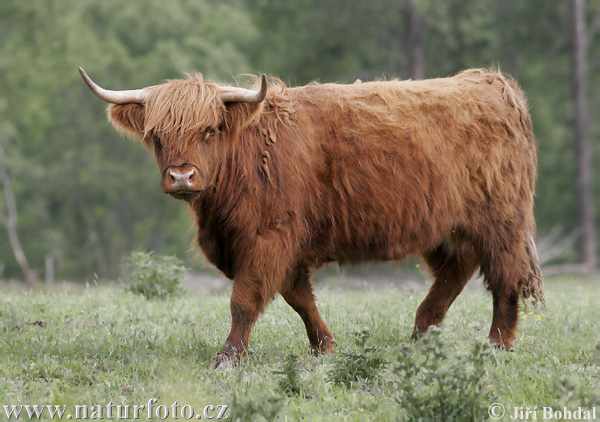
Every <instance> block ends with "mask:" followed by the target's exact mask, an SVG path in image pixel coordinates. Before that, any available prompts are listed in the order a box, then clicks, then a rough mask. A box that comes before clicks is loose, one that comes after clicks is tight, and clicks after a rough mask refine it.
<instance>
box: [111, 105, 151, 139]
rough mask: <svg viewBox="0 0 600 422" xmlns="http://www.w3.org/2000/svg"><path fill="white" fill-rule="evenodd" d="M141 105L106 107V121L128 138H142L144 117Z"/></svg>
mask: <svg viewBox="0 0 600 422" xmlns="http://www.w3.org/2000/svg"><path fill="white" fill-rule="evenodd" d="M145 114H146V112H145V109H144V106H143V105H141V104H111V105H110V106H109V107H108V120H110V122H111V123H112V125H113V126H114V127H115V129H117V130H118V131H119V132H121V133H124V134H125V135H127V136H130V137H138V138H140V139H142V138H143V137H144V116H145Z"/></svg>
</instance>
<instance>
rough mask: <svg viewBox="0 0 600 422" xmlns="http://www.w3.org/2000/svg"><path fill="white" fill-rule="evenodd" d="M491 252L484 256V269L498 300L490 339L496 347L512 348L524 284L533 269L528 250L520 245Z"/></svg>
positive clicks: (482, 267) (494, 299) (495, 299)
mask: <svg viewBox="0 0 600 422" xmlns="http://www.w3.org/2000/svg"><path fill="white" fill-rule="evenodd" d="M488 256H489V258H486V257H483V259H482V264H481V272H482V273H483V275H484V276H485V281H486V283H487V286H488V289H489V290H490V291H491V293H492V298H493V304H494V314H493V317H492V327H491V328H490V335H489V339H490V343H492V344H493V345H494V346H495V347H504V348H506V349H511V348H512V346H513V343H514V339H515V337H516V330H517V323H518V318H519V297H520V285H521V283H522V281H523V280H524V279H526V278H527V277H528V271H529V270H528V269H527V262H528V261H527V259H528V258H527V250H526V248H525V247H524V246H523V247H521V246H516V247H514V248H507V249H502V250H501V251H496V253H495V254H493V255H492V254H490V255H488Z"/></svg>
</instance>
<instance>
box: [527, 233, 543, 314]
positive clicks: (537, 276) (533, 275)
mask: <svg viewBox="0 0 600 422" xmlns="http://www.w3.org/2000/svg"><path fill="white" fill-rule="evenodd" d="M526 247H527V253H528V255H529V264H530V271H529V276H528V277H527V279H525V280H523V284H522V285H521V298H522V299H523V303H524V304H525V309H527V310H529V306H528V304H527V299H529V298H530V297H532V298H533V302H532V303H533V307H534V308H535V309H537V308H538V303H540V302H541V304H542V308H543V309H546V296H545V295H544V279H543V278H542V271H541V270H540V262H539V258H538V253H537V248H536V247H535V240H534V239H533V235H532V234H531V232H529V231H528V232H527V246H526Z"/></svg>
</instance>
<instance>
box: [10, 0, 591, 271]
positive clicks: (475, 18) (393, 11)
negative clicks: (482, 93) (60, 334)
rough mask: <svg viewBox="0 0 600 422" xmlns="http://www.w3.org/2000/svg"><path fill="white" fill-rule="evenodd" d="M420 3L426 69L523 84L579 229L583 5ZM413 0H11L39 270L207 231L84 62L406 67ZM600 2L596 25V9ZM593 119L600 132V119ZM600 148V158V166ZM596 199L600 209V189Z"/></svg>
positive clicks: (100, 263)
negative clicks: (92, 85)
mask: <svg viewBox="0 0 600 422" xmlns="http://www.w3.org/2000/svg"><path fill="white" fill-rule="evenodd" d="M411 1H412V2H413V5H414V6H415V8H416V10H417V12H418V15H419V16H420V18H421V20H422V26H423V57H424V69H425V75H426V76H427V77H438V76H447V75H450V74H453V73H455V72H457V71H459V70H461V69H464V68H465V67H476V66H490V65H499V66H500V68H501V69H502V70H503V71H506V72H508V73H510V74H512V75H514V76H515V77H516V78H517V79H518V80H519V82H520V84H521V85H522V86H523V88H524V90H525V91H526V93H527V94H528V98H529V103H530V106H531V107H530V108H531V113H532V116H533V122H534V130H535V133H536V136H537V139H538V143H539V161H538V162H539V174H540V176H539V178H538V185H537V186H538V189H537V195H536V216H537V221H538V233H539V234H540V235H541V236H543V235H544V234H545V233H548V232H549V231H550V230H552V229H554V228H555V227H558V228H560V229H562V230H563V232H565V233H569V232H571V231H572V230H574V229H575V228H576V225H577V223H576V209H575V189H574V188H573V187H574V175H575V164H574V162H573V161H574V153H573V141H572V137H573V135H572V120H573V111H572V108H573V107H572V102H571V100H570V94H571V87H570V84H569V82H568V81H569V78H570V74H571V60H570V44H569V37H568V34H569V32H570V28H569V20H568V18H569V10H568V9H569V8H568V6H569V2H568V1H559V2H547V1H542V0H531V1H520V0H506V1H502V2H498V1H493V0H448V1H444V2H441V3H440V2H439V1H434V0H422V1H414V0H411ZM403 4H405V2H398V1H396V0H376V1H370V2H365V1H362V0H331V1H326V2H323V1H318V0H309V1H304V2H298V1H295V0H227V1H221V2H215V1H190V0H173V1H169V2H163V1H159V0H149V1H144V2H141V1H133V2H122V1H118V0H107V1H103V2H92V1H79V0H61V1H59V2H44V3H43V4H42V5H40V4H38V3H34V2H24V1H20V0H3V1H2V2H0V75H2V77H1V78H0V132H2V134H3V135H5V136H6V139H5V149H6V156H7V167H8V171H9V174H10V176H11V179H12V182H13V188H14V190H15V195H16V196H17V198H16V199H17V203H18V206H19V213H20V215H19V228H18V229H19V235H20V238H21V242H22V244H23V248H24V250H25V252H26V254H27V256H28V259H29V261H30V264H31V265H32V267H33V268H34V269H35V270H36V271H37V272H38V273H39V274H40V276H41V277H42V278H43V269H44V262H45V260H46V257H47V256H50V257H52V258H53V259H54V261H55V262H56V277H57V278H61V279H64V278H66V279H83V280H84V279H86V278H90V277H91V275H92V274H98V275H99V276H100V277H101V278H110V277H114V276H116V275H117V274H118V268H119V264H120V262H121V260H122V257H123V256H126V255H127V254H128V253H129V252H130V251H132V250H155V251H157V252H159V253H165V254H171V255H178V256H187V255H186V251H187V249H188V246H189V244H190V242H191V240H192V237H193V233H192V232H190V231H189V230H188V229H189V227H190V225H191V223H190V219H189V216H188V215H187V213H186V207H185V205H184V204H182V203H181V202H178V201H175V200H173V199H171V198H166V197H165V196H164V195H163V194H162V192H161V191H160V188H159V178H160V175H159V173H158V171H157V169H156V166H155V164H154V160H153V158H152V157H151V156H149V155H148V154H147V152H146V151H144V149H143V148H142V147H140V145H136V144H134V143H132V142H130V141H127V140H125V139H122V137H121V136H120V135H118V134H117V133H116V132H115V131H114V130H113V128H112V127H110V125H109V124H108V123H107V122H106V119H105V118H103V115H104V113H105V112H104V109H105V107H106V105H105V104H104V103H102V102H101V101H100V100H98V99H97V98H96V97H95V96H93V95H92V94H90V92H89V90H88V89H87V88H86V87H85V85H84V84H83V82H82V81H81V78H80V77H79V74H78V72H77V70H76V69H77V66H83V67H84V68H85V69H86V70H87V71H88V72H89V73H90V75H91V76H92V77H93V78H94V79H95V80H97V81H98V82H99V83H100V84H101V85H105V86H106V87H107V88H111V89H127V88H138V87H143V86H147V85H153V84H157V83H160V81H162V80H164V79H167V78H178V77H182V76H183V72H188V73H195V72H202V73H203V74H204V75H205V77H206V78H207V79H215V80H220V81H223V82H228V83H234V77H237V76H238V75H240V74H243V73H256V72H258V71H262V72H266V73H270V74H273V75H275V76H279V77H281V78H283V79H284V80H287V81H291V83H292V84H304V83H308V82H310V81H313V80H319V81H321V82H329V81H339V82H353V81H354V80H355V79H356V78H360V79H363V80H368V79H373V78H377V77H381V76H383V77H387V78H393V77H400V78H406V77H407V75H408V74H409V65H410V63H409V59H408V57H407V51H408V48H407V40H406V34H407V29H408V28H407V21H406V14H405V11H404V9H403ZM586 4H587V9H588V10H587V16H586V17H587V21H588V22H591V21H592V19H591V17H592V16H594V13H596V10H595V9H596V8H597V5H596V4H595V2H593V1H587V2H586ZM32 28H34V29H35V30H32ZM599 39H600V32H598V33H597V34H596V36H595V38H594V39H592V40H591V42H590V45H589V48H588V50H589V64H590V69H589V79H590V80H589V97H590V101H589V103H590V111H589V114H590V116H591V117H593V116H594V115H595V114H597V109H598V103H599V100H598V98H600V97H599V95H600V72H598V63H600V42H598V40H599ZM591 120H592V121H591V125H590V126H591V127H590V133H591V136H592V138H593V139H598V137H599V136H600V120H598V119H595V120H594V119H593V118H592V119H591ZM599 160H600V155H598V154H596V155H595V156H594V157H593V161H594V164H595V166H594V167H595V168H599V167H600V162H599ZM594 177H595V180H596V182H599V181H600V178H599V176H598V175H595V176H594ZM595 185H596V186H600V183H596V184H595ZM1 197H2V195H0V198H1ZM596 201H597V204H596V205H597V206H596V208H598V209H600V195H596ZM2 207H3V205H2V204H1V203H0V211H2ZM3 234H4V233H2V232H0V236H3ZM0 239H2V237H0ZM565 255H567V254H565ZM563 259H576V257H573V256H571V255H569V256H565V257H563ZM186 260H187V258H186ZM193 262H195V260H192V259H190V260H189V262H186V263H187V264H188V265H191V264H192V263H193ZM0 268H5V270H4V274H3V275H2V277H5V278H13V277H19V276H20V270H19V267H18V265H17V263H16V261H15V259H14V258H13V256H12V252H11V250H10V245H9V244H8V242H2V241H0ZM196 269H201V268H200V267H198V268H196Z"/></svg>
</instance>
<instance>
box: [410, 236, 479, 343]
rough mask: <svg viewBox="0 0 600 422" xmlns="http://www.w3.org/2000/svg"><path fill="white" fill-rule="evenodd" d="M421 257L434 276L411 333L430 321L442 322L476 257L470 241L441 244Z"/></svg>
mask: <svg viewBox="0 0 600 422" xmlns="http://www.w3.org/2000/svg"><path fill="white" fill-rule="evenodd" d="M423 259H424V260H425V262H426V263H427V265H428V266H429V268H430V271H431V274H432V275H433V277H434V278H435V281H434V283H433V285H432V286H431V289H430V290H429V294H428V295H427V297H426V298H425V300H424V301H423V302H422V303H421V305H420V306H419V309H418V310H417V316H416V319H415V328H414V330H413V334H412V337H413V339H416V338H417V337H418V336H419V335H421V334H424V333H426V332H427V330H428V329H429V327H431V326H432V325H438V326H439V325H441V324H442V321H443V320H444V317H445V316H446V312H448V309H449V308H450V305H452V302H454V299H456V297H457V296H458V295H459V294H460V292H462V290H463V288H464V287H465V284H467V282H468V281H469V280H470V279H471V276H472V275H473V273H474V272H475V269H476V268H477V266H478V265H479V260H478V259H477V256H476V254H475V251H474V250H473V248H472V247H471V245H469V244H467V243H461V244H458V245H456V246H451V245H447V244H445V243H444V244H442V245H440V246H438V247H437V248H435V249H433V250H431V251H429V252H427V253H425V254H424V255H423Z"/></svg>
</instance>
